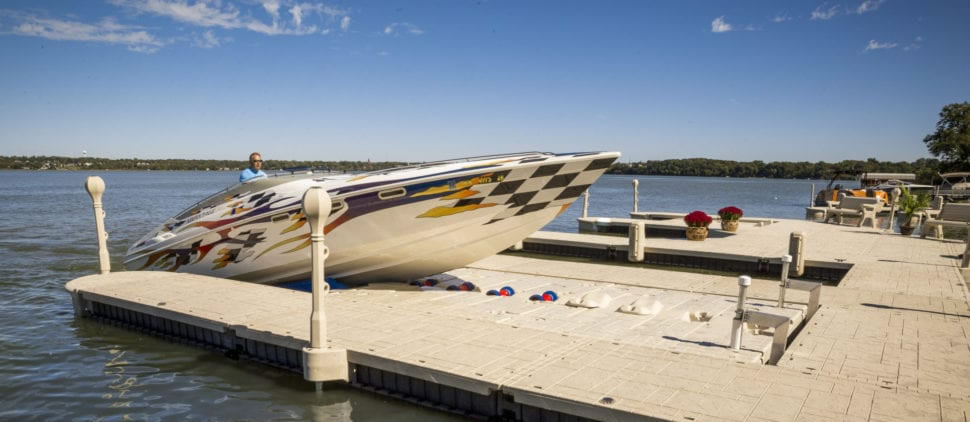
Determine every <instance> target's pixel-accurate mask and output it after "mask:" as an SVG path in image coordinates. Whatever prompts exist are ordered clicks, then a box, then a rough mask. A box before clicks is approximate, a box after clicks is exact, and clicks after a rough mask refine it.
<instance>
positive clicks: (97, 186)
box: [84, 176, 111, 274]
mask: <svg viewBox="0 0 970 422" xmlns="http://www.w3.org/2000/svg"><path fill="white" fill-rule="evenodd" d="M84 189H85V190H87V191H88V195H91V201H93V202H94V224H95V226H97V230H98V262H99V263H100V265H101V274H107V273H109V272H111V256H110V255H108V233H107V232H105V231H104V216H105V212H104V206H103V205H102V204H101V196H102V195H104V180H103V179H101V178H100V177H98V176H88V178H87V180H86V181H85V182H84Z"/></svg>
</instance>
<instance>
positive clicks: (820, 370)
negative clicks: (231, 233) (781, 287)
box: [68, 220, 970, 421]
mask: <svg viewBox="0 0 970 422" xmlns="http://www.w3.org/2000/svg"><path fill="white" fill-rule="evenodd" d="M674 223H679V222H672V223H671V224H674ZM793 231H799V232H803V233H805V234H806V243H805V250H806V257H807V258H806V259H807V260H811V261H818V262H832V263H838V264H844V265H847V266H848V271H847V272H846V273H845V275H844V277H843V278H842V279H841V282H840V283H839V284H838V286H837V287H833V286H825V287H824V289H823V292H822V307H821V308H820V309H819V310H818V312H817V313H815V315H814V317H812V319H810V320H809V321H808V322H807V325H806V326H805V328H803V329H802V330H801V332H800V333H798V334H797V337H795V338H794V340H793V341H792V342H791V344H790V347H789V349H788V351H787V352H786V354H785V355H784V356H783V358H782V360H781V361H780V362H779V363H778V365H777V366H773V365H764V364H762V363H761V362H762V360H764V354H765V350H766V345H768V344H769V343H770V337H767V336H762V335H753V334H752V333H750V332H748V333H746V334H745V337H744V342H743V346H744V347H743V349H742V351H741V352H733V351H731V350H729V349H728V348H727V347H726V346H727V344H728V337H729V334H730V318H731V316H732V313H733V307H734V305H735V303H734V300H735V298H736V295H737V289H738V287H737V279H736V277H734V276H725V275H712V274H702V273H696V272H688V271H682V270H681V271H671V270H669V269H660V268H656V267H655V266H644V265H638V264H620V265H618V264H610V263H602V262H595V261H594V260H584V259H541V258H537V257H535V256H534V255H525V256H522V255H516V254H503V255H497V256H493V257H490V258H487V259H484V260H482V261H479V262H477V263H474V264H472V265H470V266H468V267H466V268H462V269H458V270H454V271H451V272H449V273H446V274H444V275H441V276H436V277H434V278H435V279H436V280H437V281H438V282H439V283H438V284H437V285H436V286H435V287H433V288H429V289H421V288H417V287H413V286H407V285H404V284H389V285H373V286H370V287H369V288H364V289H352V290H340V291H333V292H331V294H330V295H329V296H328V299H327V306H328V308H327V315H328V322H329V335H330V338H329V342H330V343H329V344H330V345H332V346H333V347H344V348H347V349H348V360H349V361H350V362H351V364H352V367H353V368H355V370H356V373H355V375H353V376H352V381H355V379H354V378H356V381H355V382H357V383H358V384H361V385H369V386H371V387H372V388H376V389H383V390H386V391H393V392H396V393H398V394H402V395H405V396H407V395H410V396H413V397H418V398H419V399H420V400H426V401H428V402H430V403H434V404H439V405H445V406H449V407H452V408H460V409H472V412H471V413H478V414H487V413H488V412H493V413H494V414H497V415H502V416H503V417H506V418H509V419H516V420H536V421H538V420H545V419H548V418H551V417H560V416H563V417H581V418H589V419H594V420H644V419H645V418H655V419H666V420H708V419H716V420H738V421H743V420H746V421H765V420H771V421H792V420H872V421H877V420H878V421H886V420H900V421H902V420H907V421H908V420H934V421H943V420H947V421H949V420H965V418H966V416H967V413H966V412H967V411H968V410H970V340H968V337H967V335H968V331H970V307H968V302H967V288H966V286H965V285H964V279H963V277H962V275H961V272H960V269H959V267H958V265H959V258H958V256H959V254H960V253H962V251H963V249H964V244H963V242H953V241H943V242H941V241H936V240H931V239H919V238H916V237H903V236H900V235H898V234H891V233H887V232H881V231H875V230H871V229H866V228H855V227H850V226H836V225H830V224H819V223H814V222H806V221H796V220H778V221H775V222H774V223H773V224H770V225H761V226H757V225H754V224H751V225H747V224H742V227H741V229H740V231H739V232H738V233H737V234H736V235H732V236H725V237H711V238H709V239H707V240H706V241H704V242H690V241H687V240H685V239H676V238H648V239H647V245H646V249H647V250H648V251H649V250H650V249H651V248H654V249H655V250H665V251H677V253H681V254H695V255H698V256H711V255H713V256H732V257H736V258H738V259H742V258H744V257H748V258H752V259H761V258H764V257H780V256H781V255H783V254H785V253H787V249H788V236H789V234H790V233H791V232H793ZM528 242H546V243H558V244H563V245H565V244H582V245H585V246H584V247H602V248H611V247H612V248H615V249H617V250H623V249H624V248H625V247H626V243H627V240H626V238H625V237H618V236H603V235H588V234H568V233H551V232H539V233H536V234H535V235H533V236H532V237H530V238H529V239H527V240H526V243H528ZM463 282H471V283H473V284H474V285H475V286H476V287H477V291H472V292H463V291H449V290H446V288H447V286H449V285H458V284H460V283H463ZM501 286H511V287H513V288H515V290H516V291H517V293H516V295H514V296H511V297H498V296H487V295H485V294H483V293H482V292H483V291H487V290H489V289H497V288H500V287H501ZM68 288H69V289H72V290H76V291H77V292H78V294H79V295H80V296H81V297H82V298H83V299H84V300H85V301H90V302H94V303H100V304H103V305H104V307H102V308H103V309H102V313H104V314H105V315H102V316H103V317H105V318H112V317H111V314H112V313H115V314H117V315H116V318H113V319H123V320H126V321H128V322H129V323H133V324H134V325H139V324H138V323H137V321H138V320H141V321H142V323H141V324H140V325H142V326H145V325H146V324H147V325H149V326H153V325H158V324H162V325H164V324H168V323H165V322H164V321H175V322H177V323H178V326H177V330H175V331H184V332H185V333H183V334H181V335H180V336H181V337H189V338H196V339H197V341H200V342H203V343H209V344H213V343H215V342H221V343H222V344H223V347H225V346H229V347H228V348H230V349H231V348H233V347H235V348H236V349H239V348H240V346H239V345H240V344H242V345H243V348H249V347H250V346H252V347H255V348H259V347H263V348H264V350H263V352H262V353H261V354H262V356H264V357H265V358H267V359H268V360H271V361H274V362H276V363H277V364H281V363H280V362H281V359H280V358H279V356H277V357H276V358H273V357H271V356H270V354H288V353H291V351H292V350H299V349H300V348H302V347H303V346H305V345H306V344H307V338H308V328H309V324H308V316H309V313H310V295H309V294H307V293H305V292H300V291H293V290H287V289H280V288H276V287H269V286H260V285H253V284H248V283H240V282H235V281H230V280H223V279H213V278H208V277H200V276H192V275H183V274H169V273H149V272H125V273H113V274H108V275H98V276H88V277H83V278H80V279H77V280H75V281H72V282H71V283H69V285H68ZM546 290H553V291H556V292H557V293H558V295H559V296H560V299H559V300H558V301H556V302H552V303H549V302H533V301H529V300H528V296H529V295H531V294H533V293H541V292H543V291H546ZM594 291H599V292H606V293H608V294H609V295H610V296H611V297H612V299H613V300H612V301H611V303H610V304H609V306H608V307H603V308H597V309H584V308H573V307H569V306H566V305H565V302H566V301H568V300H569V299H571V298H573V299H575V298H579V297H581V296H582V295H584V294H586V293H590V292H594ZM643 296H650V297H652V298H654V299H655V300H656V301H657V302H659V303H661V304H662V305H663V306H662V310H660V311H659V312H657V313H655V314H652V315H630V314H624V313H620V312H616V308H617V307H619V306H620V305H623V304H626V303H629V302H630V301H631V300H632V299H635V298H639V297H643ZM777 297H778V282H777V280H769V279H755V280H754V283H753V285H752V287H751V288H750V289H749V298H752V307H757V308H759V309H762V308H763V309H764V310H766V311H769V312H776V313H778V312H781V313H789V314H790V315H791V316H792V317H793V318H796V319H798V318H801V314H802V311H803V309H804V303H805V302H806V294H805V293H803V292H796V291H789V292H788V299H789V300H793V301H795V304H794V306H792V307H790V308H786V309H784V310H779V309H775V308H773V305H774V302H775V300H776V299H777ZM758 305H761V306H758ZM125 312H128V314H127V315H128V316H127V317H125V316H124V315H121V314H125ZM139 315H140V316H139ZM692 316H693V317H694V318H692ZM708 317H709V318H710V319H709V320H705V319H707V318H708ZM133 320H134V321H135V322H132V321H133ZM166 327H167V326H165V327H160V328H159V331H164V332H168V333H170V332H172V331H173V330H172V329H169V328H166ZM191 327H198V328H200V329H202V330H201V331H200V330H195V331H193V330H194V329H193V328H191ZM205 330H208V331H205ZM206 336H209V337H211V339H210V338H208V337H206ZM216 337H219V338H216ZM210 340H211V341H210ZM258 354H260V353H257V355H258ZM282 361H283V362H285V361H287V359H286V358H284V359H282ZM284 366H285V364H284ZM432 390H434V391H435V392H434V393H432ZM466 393H468V394H467V395H466ZM496 397H497V398H496ZM462 401H466V402H468V403H465V404H462V403H461V402H462ZM550 415H552V416H550ZM544 418H545V419H544Z"/></svg>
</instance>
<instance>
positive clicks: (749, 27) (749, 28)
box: [744, 24, 761, 31]
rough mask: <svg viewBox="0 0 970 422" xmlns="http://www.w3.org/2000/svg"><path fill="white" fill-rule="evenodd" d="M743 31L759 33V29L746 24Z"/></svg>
mask: <svg viewBox="0 0 970 422" xmlns="http://www.w3.org/2000/svg"><path fill="white" fill-rule="evenodd" d="M744 30H745V31H760V30H761V28H758V27H755V26H754V25H751V24H748V25H745V26H744Z"/></svg>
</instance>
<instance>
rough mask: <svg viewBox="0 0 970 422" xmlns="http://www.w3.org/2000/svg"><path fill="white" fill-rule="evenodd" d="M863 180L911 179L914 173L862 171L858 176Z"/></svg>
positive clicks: (914, 176) (913, 177)
mask: <svg viewBox="0 0 970 422" xmlns="http://www.w3.org/2000/svg"><path fill="white" fill-rule="evenodd" d="M860 179H861V180H863V181H878V180H883V181H884V180H893V179H895V180H903V181H911V180H916V174H913V173H863V174H862V176H861V177H860Z"/></svg>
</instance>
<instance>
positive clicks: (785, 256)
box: [781, 255, 791, 263]
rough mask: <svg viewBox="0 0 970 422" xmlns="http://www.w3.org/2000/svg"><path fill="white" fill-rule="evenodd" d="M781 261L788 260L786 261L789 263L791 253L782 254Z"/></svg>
mask: <svg viewBox="0 0 970 422" xmlns="http://www.w3.org/2000/svg"><path fill="white" fill-rule="evenodd" d="M781 262H788V263H791V255H783V256H782V257H781Z"/></svg>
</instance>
